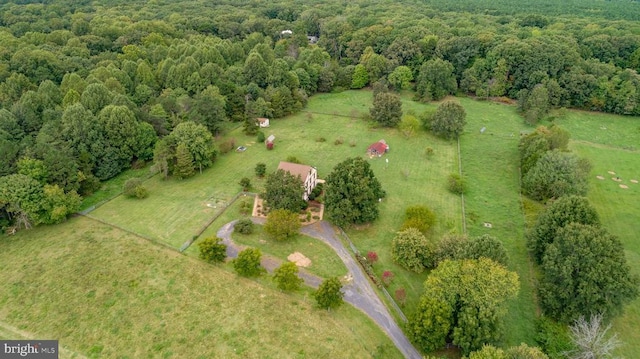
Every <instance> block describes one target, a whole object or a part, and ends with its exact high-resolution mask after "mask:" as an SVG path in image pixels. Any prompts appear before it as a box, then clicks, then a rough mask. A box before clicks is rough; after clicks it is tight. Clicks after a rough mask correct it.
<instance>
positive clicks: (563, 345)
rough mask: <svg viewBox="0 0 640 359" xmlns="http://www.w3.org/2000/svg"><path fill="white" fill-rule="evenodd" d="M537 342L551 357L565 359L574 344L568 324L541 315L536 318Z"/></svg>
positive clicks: (551, 358) (552, 358)
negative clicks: (565, 354)
mask: <svg viewBox="0 0 640 359" xmlns="http://www.w3.org/2000/svg"><path fill="white" fill-rule="evenodd" d="M535 324H536V335H535V340H536V343H537V344H538V345H539V346H540V348H542V350H543V351H544V352H545V353H546V354H547V355H548V356H549V358H550V359H564V358H565V356H564V353H565V352H567V351H569V350H570V349H571V348H572V347H573V346H572V344H571V338H570V337H569V330H568V328H567V326H566V324H562V323H558V322H556V321H554V320H553V319H551V318H549V317H546V316H541V317H539V318H538V319H537V320H536V323H535Z"/></svg>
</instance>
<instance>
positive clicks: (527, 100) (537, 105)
mask: <svg viewBox="0 0 640 359" xmlns="http://www.w3.org/2000/svg"><path fill="white" fill-rule="evenodd" d="M523 91H524V92H523V93H522V95H521V96H520V98H519V99H518V102H519V103H518V106H519V109H520V111H521V112H522V113H523V115H524V118H525V120H526V121H527V123H529V124H531V125H533V124H535V123H537V122H538V121H540V120H541V119H543V118H544V117H545V116H546V115H547V114H548V113H549V108H550V105H549V91H547V88H546V87H545V86H544V85H542V84H538V85H536V86H535V87H534V88H533V90H531V92H528V91H526V90H523Z"/></svg>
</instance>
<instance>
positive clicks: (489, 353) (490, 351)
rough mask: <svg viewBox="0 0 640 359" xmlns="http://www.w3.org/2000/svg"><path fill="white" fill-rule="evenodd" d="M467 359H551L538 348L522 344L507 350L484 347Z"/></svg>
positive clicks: (490, 346) (489, 346) (466, 358)
mask: <svg viewBox="0 0 640 359" xmlns="http://www.w3.org/2000/svg"><path fill="white" fill-rule="evenodd" d="M465 359H549V357H548V356H547V355H546V354H545V353H543V352H542V351H541V350H540V349H539V348H537V347H530V346H528V345H526V344H520V345H519V346H517V347H510V348H507V349H505V350H503V349H500V348H496V347H494V346H492V345H484V346H483V347H482V349H480V350H478V351H475V352H473V353H471V354H469V356H468V357H465Z"/></svg>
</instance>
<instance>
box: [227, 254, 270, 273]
mask: <svg viewBox="0 0 640 359" xmlns="http://www.w3.org/2000/svg"><path fill="white" fill-rule="evenodd" d="M260 258H262V253H261V252H260V250H259V249H257V248H247V249H245V250H243V251H241V252H240V253H238V258H236V259H234V260H233V268H234V269H235V270H236V272H238V274H240V275H241V276H244V277H256V276H258V275H260V273H262V272H263V271H264V269H263V268H262V267H260Z"/></svg>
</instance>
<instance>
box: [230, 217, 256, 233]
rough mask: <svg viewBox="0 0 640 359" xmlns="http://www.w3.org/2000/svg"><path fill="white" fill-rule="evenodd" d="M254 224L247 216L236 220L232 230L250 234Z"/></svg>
mask: <svg viewBox="0 0 640 359" xmlns="http://www.w3.org/2000/svg"><path fill="white" fill-rule="evenodd" d="M254 226H255V225H254V224H253V222H252V221H251V220H250V219H249V218H243V219H240V220H238V222H236V225H235V226H234V227H233V231H234V232H238V233H240V234H251V233H253V228H254Z"/></svg>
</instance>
